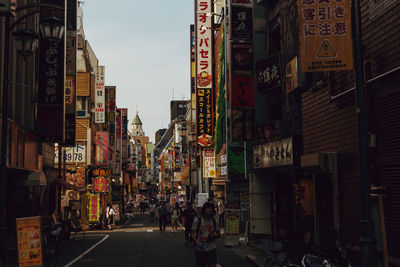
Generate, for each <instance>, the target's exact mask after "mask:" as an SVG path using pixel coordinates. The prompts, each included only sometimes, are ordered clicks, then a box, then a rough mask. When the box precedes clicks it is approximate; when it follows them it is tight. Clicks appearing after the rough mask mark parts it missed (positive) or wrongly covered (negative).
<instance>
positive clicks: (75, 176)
mask: <svg viewBox="0 0 400 267" xmlns="http://www.w3.org/2000/svg"><path fill="white" fill-rule="evenodd" d="M65 181H66V182H67V183H68V184H71V185H73V186H75V187H77V188H85V169H84V168H78V169H76V170H75V171H68V170H67V171H66V172H65Z"/></svg>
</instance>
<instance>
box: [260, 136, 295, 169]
mask: <svg viewBox="0 0 400 267" xmlns="http://www.w3.org/2000/svg"><path fill="white" fill-rule="evenodd" d="M253 154H254V168H267V167H276V166H286V165H292V164H293V143H292V138H286V139H282V140H277V141H274V142H270V143H267V144H262V145H257V146H255V147H254V150H253Z"/></svg>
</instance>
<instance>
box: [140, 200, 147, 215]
mask: <svg viewBox="0 0 400 267" xmlns="http://www.w3.org/2000/svg"><path fill="white" fill-rule="evenodd" d="M145 205H146V203H144V201H140V213H141V214H144V211H145V209H146V206H145Z"/></svg>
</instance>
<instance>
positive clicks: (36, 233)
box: [16, 217, 43, 266]
mask: <svg viewBox="0 0 400 267" xmlns="http://www.w3.org/2000/svg"><path fill="white" fill-rule="evenodd" d="M16 223H17V238H18V262H19V266H41V265H42V263H43V262H42V235H41V229H40V217H27V218H17V219H16Z"/></svg>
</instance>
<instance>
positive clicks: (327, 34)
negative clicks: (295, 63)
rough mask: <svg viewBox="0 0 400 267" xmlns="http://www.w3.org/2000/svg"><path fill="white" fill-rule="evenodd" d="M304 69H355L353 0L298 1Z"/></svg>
mask: <svg viewBox="0 0 400 267" xmlns="http://www.w3.org/2000/svg"><path fill="white" fill-rule="evenodd" d="M297 8H298V14H299V41H300V65H301V71H302V72H316V71H340V70H350V69H353V42H352V34H351V30H352V29H351V7H350V0H297Z"/></svg>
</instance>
